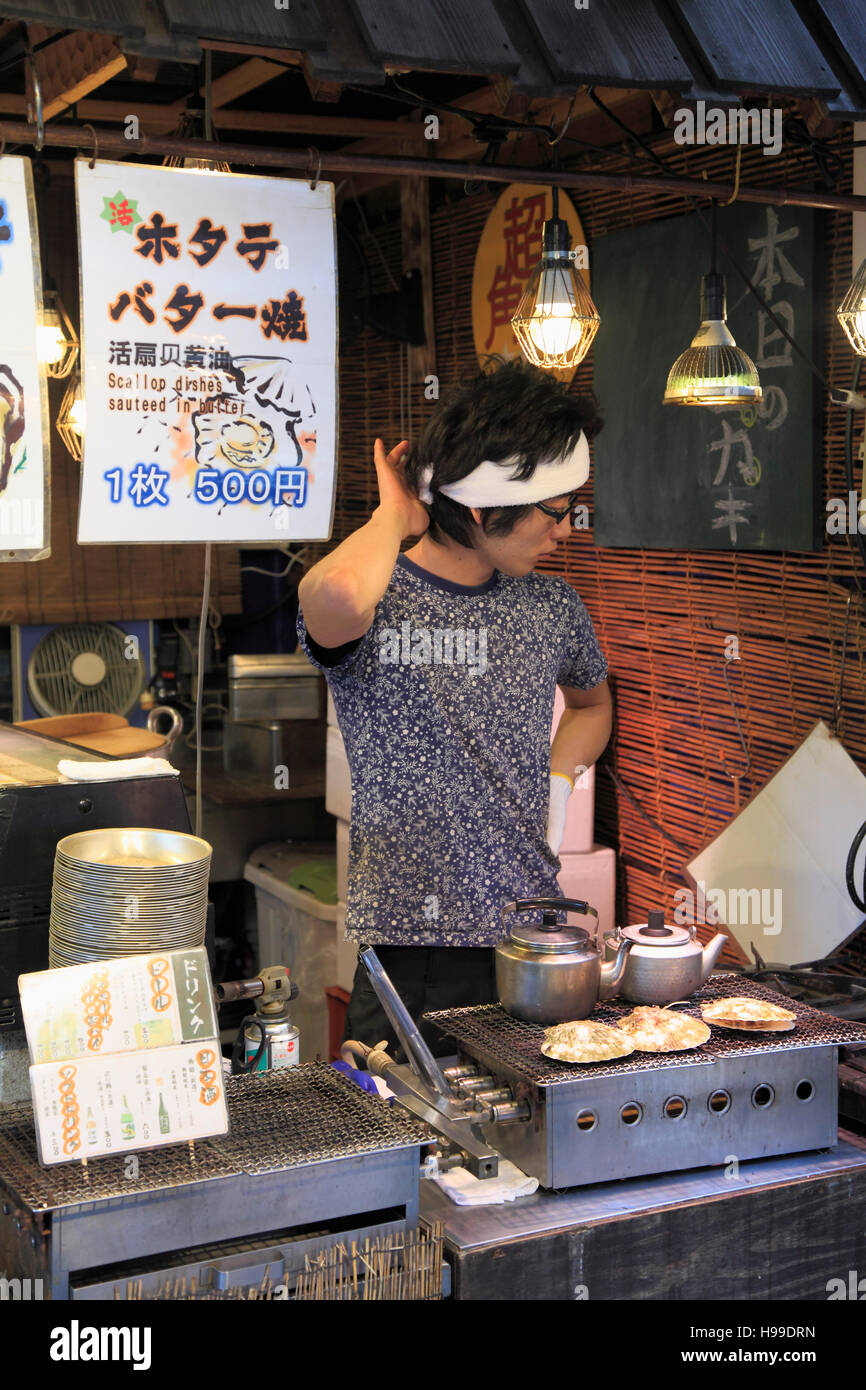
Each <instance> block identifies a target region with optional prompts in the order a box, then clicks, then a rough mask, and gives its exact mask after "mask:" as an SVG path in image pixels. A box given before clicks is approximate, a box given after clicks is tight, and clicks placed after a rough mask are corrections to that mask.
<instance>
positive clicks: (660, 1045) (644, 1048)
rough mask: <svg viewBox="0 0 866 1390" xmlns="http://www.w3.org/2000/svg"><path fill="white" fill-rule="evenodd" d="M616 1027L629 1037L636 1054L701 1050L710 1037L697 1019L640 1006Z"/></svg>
mask: <svg viewBox="0 0 866 1390" xmlns="http://www.w3.org/2000/svg"><path fill="white" fill-rule="evenodd" d="M617 1027H618V1028H620V1029H621V1030H622V1032H624V1033H627V1034H628V1036H629V1037H630V1038H631V1040H632V1042H633V1043H634V1047H635V1051H636V1052H682V1051H684V1050H685V1049H686V1048H690V1047H700V1046H701V1044H702V1043H705V1042H706V1041H707V1039H708V1037H709V1036H710V1030H709V1028H708V1027H707V1025H706V1023H701V1020H700V1019H699V1018H691V1017H690V1016H689V1015H688V1014H674V1013H671V1012H670V1010H668V1009H657V1008H654V1007H653V1006H652V1005H649V1004H642V1005H641V1006H640V1007H639V1008H637V1009H633V1010H632V1012H631V1013H630V1014H626V1016H625V1017H624V1018H621V1019H619V1020H618V1021H617Z"/></svg>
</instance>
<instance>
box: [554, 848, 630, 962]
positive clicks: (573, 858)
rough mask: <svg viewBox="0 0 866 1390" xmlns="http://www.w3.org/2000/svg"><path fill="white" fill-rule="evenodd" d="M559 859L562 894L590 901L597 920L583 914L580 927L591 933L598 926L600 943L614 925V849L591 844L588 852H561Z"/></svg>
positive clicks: (593, 933)
mask: <svg viewBox="0 0 866 1390" xmlns="http://www.w3.org/2000/svg"><path fill="white" fill-rule="evenodd" d="M559 862H560V865H561V868H560V871H559V878H558V883H559V887H560V891H561V892H562V896H563V897H564V898H581V899H582V900H583V901H584V902H588V903H591V904H592V906H593V907H594V908H595V910H596V911H597V913H598V922H597V923H596V920H595V918H594V917H586V918H585V919H584V920H583V921H582V922H581V926H583V927H584V928H585V929H586V930H587V931H588V932H589V933H590V934H591V935H593V936H594V935H595V932H596V928H597V931H598V941H599V943H600V942H601V940H602V937H603V936H604V933H605V932H608V931H613V929H614V927H615V926H616V852H615V851H614V850H612V849H609V848H608V847H607V846H606V845H594V846H593V848H592V850H591V851H590V853H589V854H565V853H563V852H562V851H560V855H559Z"/></svg>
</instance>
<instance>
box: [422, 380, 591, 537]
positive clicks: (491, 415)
mask: <svg viewBox="0 0 866 1390" xmlns="http://www.w3.org/2000/svg"><path fill="white" fill-rule="evenodd" d="M601 427H602V420H601V417H600V416H599V413H598V406H597V404H596V401H595V398H594V397H592V396H584V397H577V396H571V395H569V393H568V387H567V386H565V385H564V384H563V383H562V382H560V381H558V380H557V378H556V377H554V376H552V375H551V374H550V373H549V372H544V371H542V370H541V368H540V367H533V366H532V365H531V364H530V363H529V362H526V361H525V360H524V359H523V358H510V359H508V360H507V361H506V360H504V359H502V358H491V359H489V360H488V362H487V363H486V364H485V367H484V369H483V370H482V371H481V372H479V373H478V374H477V375H475V376H473V377H472V378H471V379H469V380H468V381H464V382H462V383H461V384H460V385H459V386H457V387H455V388H454V389H453V390H452V391H451V392H449V394H448V395H447V396H446V397H445V399H444V400H443V401H441V402H440V404H439V406H438V408H437V410H436V411H435V412H434V414H433V416H432V417H431V419H430V420H429V421H428V423H427V424H426V425H425V426H424V428H423V430H422V431H421V434H420V435H419V437H418V441H417V443H416V444H414V445H413V446H412V448H411V449H410V451H409V454H408V457H407V460H406V481H407V482H408V484H409V486H410V487H411V488H412V489H413V491H415V492H417V491H418V486H419V477H420V474H421V471H422V469H423V468H424V467H425V466H427V465H429V464H432V465H433V477H432V479H431V482H430V489H431V491H432V493H433V501H432V503H431V504H430V505H429V507H428V510H429V512H430V536H431V539H433V540H436V539H437V537H438V536H439V535H441V534H444V535H446V536H450V537H451V539H452V540H454V541H457V543H458V544H459V545H465V546H467V547H470V548H471V546H472V528H473V525H474V521H473V517H472V513H471V512H470V510H469V508H468V507H464V506H463V505H462V504H461V503H460V502H455V501H453V500H452V499H451V498H450V497H445V496H444V495H443V494H442V493H441V492H437V491H436V489H437V487H441V486H442V484H443V483H456V482H458V481H459V480H460V479H461V478H465V477H466V476H467V475H468V474H469V473H471V472H473V470H474V469H475V468H477V467H478V465H479V464H480V463H483V462H484V460H485V459H492V460H493V461H494V462H498V461H499V460H500V459H507V458H517V459H518V460H519V466H516V467H514V468H510V469H509V470H508V474H509V476H511V475H512V473H513V475H514V476H515V477H517V478H520V479H525V478H531V477H532V475H533V473H534V472H535V470H536V468H537V467H538V465H539V463H541V462H543V461H544V460H546V459H555V458H560V457H561V456H562V455H563V454H566V453H568V452H570V450H571V449H572V448H573V447H574V445H575V443H576V442H577V438H578V436H579V434H580V433H581V431H583V433H584V434H585V435H586V436H587V438H588V439H591V438H592V436H593V435H595V434H598V432H599V430H600V429H601ZM531 510H532V508H531V506H511V507H482V508H481V526H482V528H483V530H484V531H486V532H487V533H488V534H489V535H507V534H508V532H509V531H511V530H513V528H514V526H515V525H516V524H517V522H518V521H520V520H521V518H522V517H524V516H526V515H527V514H528V513H529V512H530V511H531Z"/></svg>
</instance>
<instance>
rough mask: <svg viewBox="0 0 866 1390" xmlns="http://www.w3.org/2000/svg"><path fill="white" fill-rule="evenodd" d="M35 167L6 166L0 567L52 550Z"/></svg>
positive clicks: (2, 163)
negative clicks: (40, 342) (4, 562)
mask: <svg viewBox="0 0 866 1390" xmlns="http://www.w3.org/2000/svg"><path fill="white" fill-rule="evenodd" d="M41 318H42V274H41V270H40V265H39V237H38V234H37V229H36V208H35V204H34V200H33V177H32V173H31V167H30V160H29V159H20V158H18V157H17V156H15V155H4V157H3V158H2V159H0V560H38V559H42V558H43V557H44V556H46V555H47V554H48V553H49V551H48V534H49V532H48V521H49V514H48V481H49V446H48V397H47V392H46V386H45V371H44V368H43V367H41V366H40V363H39V355H38V340H39V324H40V322H41Z"/></svg>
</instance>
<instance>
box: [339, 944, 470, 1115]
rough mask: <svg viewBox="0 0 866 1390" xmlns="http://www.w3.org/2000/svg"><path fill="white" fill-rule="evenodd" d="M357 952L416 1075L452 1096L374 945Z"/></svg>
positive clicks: (439, 1090)
mask: <svg viewBox="0 0 866 1390" xmlns="http://www.w3.org/2000/svg"><path fill="white" fill-rule="evenodd" d="M358 956H359V959H360V960H362V961H363V962H364V966H365V968H366V971H367V974H368V975H369V977H370V984H371V985H372V986H373V989H374V991H375V994H376V998H377V999H378V1000H379V1003H380V1004H381V1005H382V1008H383V1009H384V1011H385V1013H386V1014H387V1016H388V1020H389V1022H390V1024H391V1027H392V1028H393V1029H394V1032H395V1033H396V1034H397V1037H398V1038H399V1039H400V1042H401V1043H402V1044H403V1050H404V1052H405V1053H406V1056H407V1057H408V1059H409V1065H410V1066H411V1068H412V1070H413V1071H414V1073H415V1075H416V1076H419V1077H420V1078H421V1080H422V1081H426V1082H427V1085H428V1086H432V1087H433V1089H434V1091H438V1092H439V1094H440V1095H441V1096H447V1097H448V1098H449V1099H452V1095H451V1087H450V1086H449V1085H448V1082H447V1081H446V1080H445V1077H444V1076H443V1074H442V1068H441V1067H440V1066H439V1063H438V1062H437V1061H436V1058H435V1057H434V1056H433V1053H432V1052H431V1051H430V1049H429V1047H428V1046H427V1044H426V1042H425V1041H424V1039H423V1038H422V1036H421V1034H420V1032H419V1031H418V1027H417V1025H416V1023H415V1021H414V1019H413V1018H412V1015H411V1014H410V1013H409V1010H408V1009H407V1008H406V1005H405V1004H404V1003H403V1000H402V999H401V998H400V996H399V994H398V993H397V991H396V989H395V988H394V986H393V984H392V983H391V981H390V979H389V978H388V975H387V974H386V972H385V970H384V969H383V966H382V962H381V961H380V960H379V957H378V956H377V955H376V952H375V951H374V950H373V947H372V946H362V947H361V950H360V951H359V952H358Z"/></svg>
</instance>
